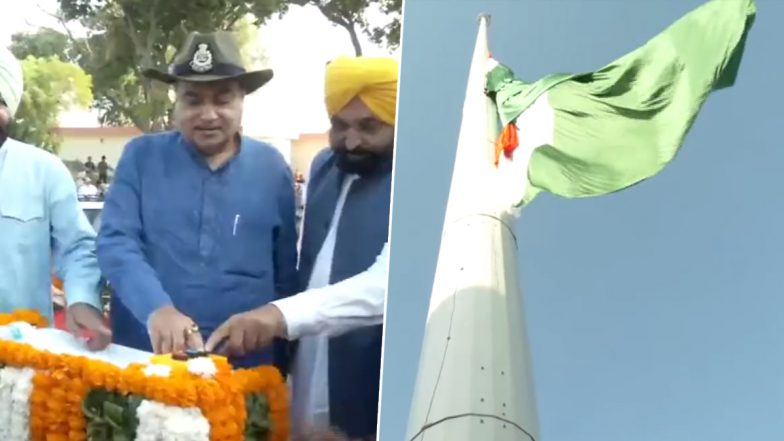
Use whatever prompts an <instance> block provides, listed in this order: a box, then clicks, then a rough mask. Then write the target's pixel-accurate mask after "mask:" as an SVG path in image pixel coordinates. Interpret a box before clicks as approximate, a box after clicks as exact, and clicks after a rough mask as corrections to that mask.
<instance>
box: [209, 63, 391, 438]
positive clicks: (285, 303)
mask: <svg viewBox="0 0 784 441" xmlns="http://www.w3.org/2000/svg"><path fill="white" fill-rule="evenodd" d="M397 79H398V64H397V62H396V61H395V60H393V59H390V58H367V57H358V58H347V57H340V58H337V59H335V60H333V61H332V62H331V63H329V65H328V66H327V71H326V79H325V95H326V104H327V112H328V114H329V116H330V119H331V123H332V124H331V129H330V148H327V149H325V150H323V151H322V152H320V153H319V154H318V155H317V156H316V158H315V159H314V161H313V163H312V165H311V170H310V179H309V180H308V198H307V201H306V207H305V218H304V225H303V236H302V247H301V252H300V263H299V276H300V278H299V279H300V284H299V289H300V291H301V292H300V293H299V294H296V295H294V296H290V297H287V298H285V299H281V300H277V301H275V302H272V304H270V305H267V306H264V307H261V308H258V309H256V310H254V311H250V312H246V313H243V314H238V315H236V316H234V317H232V318H231V319H229V320H228V321H227V322H226V323H224V324H223V325H222V326H221V327H220V328H219V329H218V330H217V331H216V332H215V333H214V335H213V337H212V338H211V339H210V340H208V342H207V348H208V349H212V348H213V347H215V345H216V344H217V342H218V341H220V340H222V339H226V340H227V341H228V342H229V344H228V345H227V346H226V347H225V348H226V349H227V350H228V351H240V352H241V351H247V350H250V349H251V348H253V347H254V346H252V344H253V343H254V342H261V343H263V344H268V343H269V342H270V341H272V339H273V338H274V337H279V338H287V339H289V340H297V346H296V350H295V351H293V353H294V359H293V366H292V386H293V395H292V403H291V404H292V406H291V408H292V430H293V431H294V435H295V436H299V437H303V436H304V437H303V439H319V437H318V436H316V437H311V438H308V437H307V435H308V433H307V432H309V429H315V431H316V434H317V435H322V436H323V435H325V434H324V433H323V432H321V430H324V429H325V428H326V427H328V426H332V427H335V428H337V429H338V430H339V431H340V432H343V437H342V438H341V439H351V440H357V439H359V440H372V439H375V432H376V424H377V413H378V392H379V380H380V378H379V377H380V370H381V337H382V326H381V324H382V322H383V316H384V296H385V294H386V287H387V259H388V257H387V256H388V247H387V238H388V227H389V202H390V190H391V179H392V156H393V146H394V132H395V116H396V115H395V110H396V108H395V106H396V103H397ZM303 432H305V433H303ZM327 438H328V437H327ZM295 439H296V438H295ZM322 439H323V438H322ZM329 439H337V438H329Z"/></svg>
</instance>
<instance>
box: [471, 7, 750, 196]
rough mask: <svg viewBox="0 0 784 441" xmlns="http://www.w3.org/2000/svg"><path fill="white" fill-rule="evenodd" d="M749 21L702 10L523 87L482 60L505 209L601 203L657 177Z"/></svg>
mask: <svg viewBox="0 0 784 441" xmlns="http://www.w3.org/2000/svg"><path fill="white" fill-rule="evenodd" d="M755 15H756V6H755V4H754V0H711V1H709V2H707V3H705V4H704V5H702V6H700V7H698V8H697V9H695V10H693V11H692V12H690V13H688V14H687V15H685V16H684V17H682V18H681V19H680V20H678V21H677V22H675V23H674V24H673V25H671V26H670V27H669V28H667V29H666V30H664V31H663V32H662V33H660V34H659V35H658V36H656V37H654V38H653V39H651V40H650V41H648V42H647V43H646V44H645V45H643V46H642V47H640V48H638V49H636V50H634V51H632V52H631V53H629V54H627V55H625V56H623V57H621V58H619V59H617V60H615V61H614V62H612V63H610V64H609V65H607V66H605V67H603V68H602V69H600V70H597V71H595V72H589V73H584V74H576V75H573V74H553V75H548V76H546V77H544V78H542V79H540V80H538V81H536V82H534V83H532V84H528V83H525V82H523V81H521V80H519V79H517V78H515V76H514V74H513V72H512V71H511V70H510V69H509V68H508V67H506V66H504V65H502V64H498V63H496V62H494V61H493V60H490V66H489V67H488V74H487V77H486V79H487V83H486V90H485V92H486V93H487V95H488V96H490V97H491V98H493V99H494V100H495V102H496V104H497V106H498V113H499V116H500V119H501V122H502V124H503V125H504V130H503V131H502V133H501V136H500V137H499V139H498V144H497V148H496V161H497V165H498V166H499V169H501V170H502V171H503V174H504V175H505V176H507V177H508V179H510V180H511V181H509V182H507V183H506V184H505V190H504V191H511V192H512V193H513V194H511V196H510V198H511V199H510V200H509V201H510V203H512V204H513V205H517V206H520V205H524V204H526V203H528V202H530V201H531V200H532V199H533V198H534V197H535V196H536V195H537V194H538V193H540V192H542V191H547V192H550V193H552V194H555V195H557V196H561V197H566V198H578V197H587V196H598V195H603V194H607V193H612V192H616V191H619V190H623V189H625V188H628V187H630V186H632V185H635V184H637V183H639V182H641V181H643V180H645V179H647V178H650V177H652V176H654V175H656V174H657V173H659V172H660V171H661V170H662V169H663V168H664V167H665V166H666V165H667V164H668V163H669V162H670V161H672V159H673V158H674V157H675V155H676V154H677V152H678V150H679V148H680V147H681V145H682V143H683V140H684V138H685V136H686V134H687V133H688V131H689V129H690V128H691V126H692V124H693V122H694V120H695V118H696V117H697V114H698V113H699V111H700V109H701V107H702V105H703V103H704V102H705V100H706V99H707V97H708V95H709V94H710V93H711V92H713V91H716V90H720V89H723V88H727V87H730V86H732V85H733V84H734V83H735V78H736V76H737V74H738V68H739V66H740V63H741V58H742V56H743V49H744V46H745V41H746V36H747V33H748V32H749V30H750V28H751V26H752V24H753V22H754V17H755Z"/></svg>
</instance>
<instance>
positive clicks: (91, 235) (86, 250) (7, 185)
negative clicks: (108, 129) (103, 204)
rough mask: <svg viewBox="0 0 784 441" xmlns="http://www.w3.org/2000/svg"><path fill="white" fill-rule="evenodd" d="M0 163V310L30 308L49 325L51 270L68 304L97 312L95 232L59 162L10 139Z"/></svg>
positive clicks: (50, 319)
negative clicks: (88, 307) (58, 279)
mask: <svg viewBox="0 0 784 441" xmlns="http://www.w3.org/2000/svg"><path fill="white" fill-rule="evenodd" d="M0 161H1V162H0V312H10V311H13V310H15V309H20V308H30V309H35V310H38V311H39V312H41V313H42V314H43V315H45V316H46V317H48V318H49V321H50V323H52V322H53V321H52V316H53V310H52V293H51V276H52V273H53V269H54V270H55V271H54V272H55V274H57V276H58V277H60V279H61V280H63V288H64V291H65V295H66V300H67V301H68V304H69V305H73V304H75V303H87V304H90V305H92V306H95V307H97V308H100V281H101V274H100V271H99V269H98V261H97V258H96V255H95V231H94V230H93V228H92V226H90V223H89V221H88V220H87V217H86V216H85V214H84V212H83V211H82V210H81V208H80V207H79V201H78V199H77V197H76V184H75V183H74V181H73V178H72V177H71V174H70V173H69V172H68V169H67V168H66V167H65V164H63V163H62V161H60V159H59V158H57V157H56V156H54V155H52V154H51V153H48V152H46V151H44V150H42V149H39V148H36V147H34V146H31V145H28V144H23V143H21V142H19V141H16V140H13V139H10V138H9V139H8V140H7V141H6V142H5V144H3V146H2V148H0ZM55 262H56V263H57V265H54V263H55Z"/></svg>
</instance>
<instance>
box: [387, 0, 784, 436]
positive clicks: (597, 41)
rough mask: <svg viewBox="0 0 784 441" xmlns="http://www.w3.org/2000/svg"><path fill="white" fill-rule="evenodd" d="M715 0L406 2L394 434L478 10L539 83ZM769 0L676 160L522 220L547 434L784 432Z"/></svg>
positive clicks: (633, 43) (542, 203) (522, 70)
mask: <svg viewBox="0 0 784 441" xmlns="http://www.w3.org/2000/svg"><path fill="white" fill-rule="evenodd" d="M701 3H702V2H701V1H700V0H657V1H626V0H549V1H545V0H515V1H499V0H485V1H480V0H461V1H454V2H450V6H449V7H448V8H444V7H443V6H444V2H443V1H438V0H406V4H405V11H404V12H405V16H404V29H403V51H402V54H403V56H402V71H401V80H400V81H401V83H400V95H399V99H400V102H399V110H398V115H399V116H398V123H397V125H398V127H397V130H398V134H397V147H396V149H397V153H396V163H395V178H394V185H395V187H394V188H395V189H394V196H393V215H392V231H391V240H392V246H391V260H390V281H389V289H388V300H387V313H386V317H387V322H386V334H385V355H384V368H383V386H382V400H381V401H382V403H381V414H382V416H381V429H380V440H381V441H403V440H404V439H405V434H406V427H407V420H408V412H409V405H410V401H411V397H412V388H413V385H414V381H415V376H416V370H417V366H418V360H419V356H420V353H419V352H420V342H421V340H422V333H423V329H424V322H425V317H426V315H427V310H428V303H429V296H430V289H431V287H432V282H433V271H434V269H435V265H436V258H437V252H438V246H439V241H440V234H441V228H442V224H443V215H444V209H445V206H446V198H447V195H448V189H449V183H450V179H451V168H452V165H453V161H454V152H455V146H456V142H457V136H458V128H459V124H460V119H461V110H462V104H463V99H464V95H465V86H466V80H467V74H468V67H469V61H470V58H471V53H472V50H473V47H474V42H475V38H476V31H477V21H476V19H477V15H478V14H479V13H480V12H488V13H490V14H491V15H492V19H491V23H490V47H491V50H492V52H493V55H494V56H495V57H496V58H497V59H498V60H500V61H501V62H503V63H505V64H507V65H509V66H511V67H512V68H513V69H514V70H515V71H516V73H517V74H518V75H521V76H522V77H524V78H525V79H527V80H529V81H532V80H534V79H536V78H539V77H541V76H543V75H545V74H548V73H553V72H583V71H590V70H595V69H597V68H600V67H602V66H604V65H605V64H607V63H608V62H610V61H612V60H614V59H616V58H618V57H620V56H621V55H623V54H625V53H627V52H629V51H631V50H633V49H635V48H637V47H638V46H640V45H642V44H643V43H644V42H645V41H647V40H648V39H650V38H652V37H653V36H654V35H656V34H658V33H659V32H660V31H662V30H663V29H665V28H666V27H667V26H668V25H669V24H671V23H672V22H674V21H675V20H677V19H678V18H680V17H681V16H682V15H683V14H685V13H686V12H688V11H690V10H691V9H693V8H694V7H696V6H698V5H699V4H701ZM757 4H758V16H757V21H756V23H755V25H754V27H753V29H752V31H751V34H750V37H749V41H748V43H747V47H746V52H745V56H744V60H743V65H742V67H741V71H740V74H739V78H738V81H737V84H736V86H735V87H734V88H732V89H728V90H724V91H721V92H719V93H717V94H715V95H713V96H711V97H710V99H709V100H708V101H707V103H706V105H705V107H704V108H703V111H702V112H701V114H700V115H699V117H698V119H697V121H696V122H695V124H694V127H693V129H692V131H691V132H690V134H689V135H688V137H687V139H686V141H685V144H684V146H683V149H682V150H681V153H680V154H679V155H678V157H677V158H676V159H675V161H674V162H673V163H672V164H671V165H670V166H668V167H667V168H666V169H665V170H664V171H663V172H662V173H661V174H659V175H658V176H656V177H655V178H653V179H650V180H648V181H646V182H644V183H642V184H640V185H638V186H635V187H633V188H631V189H628V190H626V191H623V192H621V193H617V194H613V195H610V196H604V197H599V198H592V199H581V200H565V199H559V198H556V197H552V196H549V195H542V196H540V197H539V198H537V199H536V200H535V201H534V202H533V203H532V204H531V205H530V206H529V207H527V208H526V210H525V212H524V213H523V216H522V217H521V219H520V220H519V221H518V223H517V225H516V228H517V234H518V243H519V244H520V259H519V265H518V269H519V272H520V279H521V285H522V291H523V299H524V302H525V306H526V320H527V322H528V329H529V341H530V345H531V354H532V357H533V375H534V381H535V389H536V395H537V407H538V413H539V423H540V440H539V441H574V440H580V441H629V440H634V441H661V440H667V441H713V440H718V439H720V440H722V441H780V440H781V437H782V434H784V380H783V379H782V378H784V377H783V375H784V296H782V287H784V271H783V270H782V265H783V264H784V228H782V225H784V203H783V202H782V199H781V197H780V195H781V194H782V193H781V190H780V188H781V186H782V181H781V176H782V175H783V174H784V173H782V171H783V167H782V166H783V165H784V142H782V141H781V137H780V134H781V127H782V123H784V112H783V111H782V109H781V104H780V103H782V102H784V91H783V90H782V87H781V78H782V77H781V75H782V72H784V58H782V56H781V54H782V49H781V42H784V27H781V26H780V23H781V19H782V17H784V2H782V1H780V0H758V3H757ZM487 320H492V317H488V318H487ZM406 441H407V440H406Z"/></svg>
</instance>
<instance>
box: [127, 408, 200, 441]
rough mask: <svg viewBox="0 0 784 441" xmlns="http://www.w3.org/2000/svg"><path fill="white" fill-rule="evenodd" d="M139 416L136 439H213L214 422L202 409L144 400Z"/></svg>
mask: <svg viewBox="0 0 784 441" xmlns="http://www.w3.org/2000/svg"><path fill="white" fill-rule="evenodd" d="M136 416H137V417H138V419H139V425H138V426H137V428H136V438H135V439H136V441H210V423H209V422H208V421H207V419H206V418H204V415H202V413H201V410H199V409H198V408H195V407H187V408H183V407H172V406H166V405H164V404H161V403H158V402H155V401H149V400H144V401H142V402H141V404H139V407H138V408H137V409H136Z"/></svg>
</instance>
